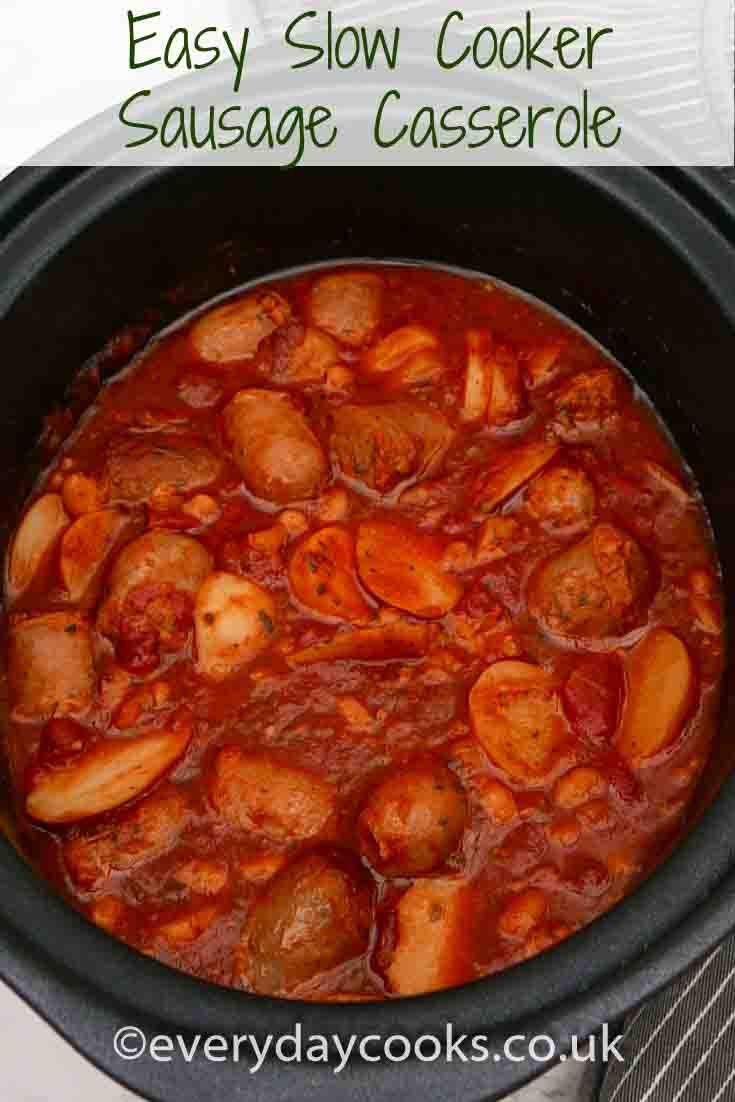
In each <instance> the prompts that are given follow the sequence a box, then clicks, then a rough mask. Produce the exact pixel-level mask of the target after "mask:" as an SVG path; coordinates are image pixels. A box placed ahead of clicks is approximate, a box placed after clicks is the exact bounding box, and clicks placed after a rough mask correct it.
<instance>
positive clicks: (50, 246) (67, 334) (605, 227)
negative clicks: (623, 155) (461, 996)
mask: <svg viewBox="0 0 735 1102" xmlns="http://www.w3.org/2000/svg"><path fill="white" fill-rule="evenodd" d="M442 184H443V186H442V187H441V188H438V187H436V185H435V186H434V187H432V188H429V187H427V184H426V179H425V177H424V176H422V175H419V172H418V170H413V171H412V170H402V171H395V170H394V171H392V172H390V173H382V172H367V171H364V170H358V169H354V170H353V169H341V170H311V171H309V172H299V173H296V172H291V171H280V170H273V171H271V170H260V171H258V172H257V173H253V172H248V171H247V170H245V169H243V170H236V169H227V170H224V171H218V170H216V169H207V170H200V171H197V170H183V171H182V170H179V171H169V172H155V173H137V172H136V173H133V172H128V173H117V172H114V171H112V170H107V171H103V172H96V173H93V174H91V175H89V176H81V177H79V178H77V179H76V180H75V181H73V182H72V183H71V185H69V186H67V188H66V190H65V191H64V192H62V193H60V195H59V196H58V197H56V198H53V197H52V199H51V200H50V201H49V202H47V204H46V207H45V208H44V211H43V215H42V217H37V218H36V219H35V224H31V223H29V224H28V226H27V227H21V230H20V231H19V232H18V233H17V234H16V235H15V236H11V238H10V239H9V241H8V242H7V245H6V268H5V270H6V271H9V272H10V273H11V275H10V276H9V277H8V279H7V280H6V285H5V288H4V291H2V292H0V309H1V310H2V311H3V312H4V317H3V322H2V326H3V338H4V339H3V353H4V359H5V364H6V370H5V373H4V378H3V403H2V407H1V408H0V458H2V460H3V464H2V466H3V467H4V469H5V471H6V472H8V475H9V479H10V481H11V482H12V483H13V484H14V485H16V486H17V484H18V477H17V472H18V470H19V469H22V468H23V466H24V464H26V463H27V457H28V456H29V453H30V451H31V448H32V445H33V442H34V440H35V439H36V437H37V436H38V432H39V429H40V426H41V421H42V418H43V416H44V415H45V414H46V413H48V411H49V410H50V409H51V408H52V407H53V406H54V405H55V404H59V403H61V402H62V401H63V399H64V394H65V390H66V388H67V386H68V384H69V382H70V380H71V379H72V377H73V375H74V374H75V372H77V371H78V369H79V367H80V366H81V365H82V364H83V363H84V361H85V360H87V359H88V357H90V356H91V355H93V354H94V353H96V352H97V351H98V350H99V349H100V348H101V347H102V346H103V344H104V343H105V342H106V341H107V340H108V339H109V338H110V336H111V335H112V334H113V333H114V332H115V331H117V330H119V329H120V328H121V327H123V326H125V325H127V324H128V323H131V322H136V321H138V320H140V319H145V318H147V319H148V320H149V321H150V322H151V324H152V325H153V327H154V329H155V328H156V327H160V326H162V325H163V324H165V323H166V322H168V321H170V320H172V319H173V318H175V317H176V316H178V315H180V314H182V313H184V312H185V311H186V310H189V309H191V308H193V307H194V306H196V305H198V304H199V303H200V302H202V301H204V300H206V299H207V298H209V297H211V296H212V295H213V294H216V293H218V292H220V291H223V290H225V289H227V288H229V287H233V286H236V285H238V284H240V283H243V282H245V281H248V280H251V279H254V278H257V277H259V276H263V275H266V274H268V273H271V272H273V271H275V270H278V269H282V268H285V267H289V266H292V265H298V264H304V263H310V262H313V261H321V260H329V259H334V258H346V257H374V258H394V259H395V258H408V259H421V260H426V261H436V262H440V263H442V264H450V265H457V266H460V267H463V268H468V269H475V270H479V271H482V272H487V273H489V274H491V275H494V276H497V277H499V278H501V279H503V280H505V281H507V282H508V283H511V284H514V285H516V286H518V287H520V288H522V289H523V290H525V291H527V292H530V293H531V294H533V295H536V296H538V297H539V298H541V299H543V300H545V301H546V302H548V303H550V304H551V305H552V306H553V307H555V308H556V309H558V310H560V311H561V312H562V313H564V314H566V315H567V316H568V317H570V318H571V319H572V320H573V321H575V322H577V323H578V324H579V325H581V326H582V327H583V328H584V329H586V330H587V331H588V332H589V333H591V334H592V335H593V336H594V337H595V338H596V339H597V340H598V341H600V342H601V343H602V344H603V345H604V346H605V347H607V348H608V349H609V350H610V351H611V352H612V353H613V355H615V356H616V358H617V359H618V360H620V361H621V362H622V363H623V365H624V366H625V367H626V368H627V369H628V370H629V371H630V372H631V373H632V374H633V375H634V376H635V378H636V379H637V381H638V383H639V384H640V386H641V387H642V388H643V389H644V390H645V391H646V392H647V394H648V395H649V396H650V398H651V399H652V401H653V402H654V404H655V405H656V407H657V408H658V410H659V412H660V413H661V415H662V416H663V418H664V419H665V421H666V423H667V424H668V426H669V428H670V430H671V432H672V433H673V435H674V437H675V439H676V441H677V443H678V445H679V447H680V449H681V451H682V452H683V454H684V456H685V458H686V459H687V461H688V462H689V464H690V466H691V468H692V469H693V472H694V475H695V477H696V479H697V481H698V482H699V485H700V488H701V490H702V493H703V495H704V499H705V503H706V505H707V507H708V509H709V512H710V516H711V519H712V523H713V527H714V532H715V537H716V540H717V544H718V548H719V553H720V557H721V561H722V565H723V569H724V575H725V582H726V586H727V591H728V601H729V606H730V610H732V605H733V598H735V582H733V579H735V510H733V508H732V506H733V504H735V481H734V479H733V473H732V472H733V464H732V462H731V459H730V447H729V445H730V442H731V439H732V412H731V410H732V403H733V399H735V377H734V376H733V374H732V372H731V370H730V365H731V364H732V362H733V356H734V355H735V328H734V323H733V319H735V298H734V297H733V290H732V289H731V288H730V287H729V285H726V280H725V277H726V274H727V267H726V263H725V259H724V258H727V257H729V263H730V272H731V273H732V271H733V270H734V268H733V265H732V258H733V256H734V255H735V254H733V253H731V252H728V249H729V248H730V247H731V246H730V245H729V244H727V243H724V242H723V240H722V238H721V237H719V238H718V247H717V250H713V251H711V250H710V235H711V234H713V232H714V231H712V230H711V228H708V227H707V225H706V224H705V222H704V220H703V219H701V218H700V216H699V214H697V213H696V212H695V211H694V210H693V209H692V208H691V207H688V206H687V205H686V203H685V202H684V200H682V199H681V197H680V196H678V197H677V196H676V195H675V194H674V192H673V191H672V188H671V181H662V180H661V179H659V178H654V177H652V176H650V174H647V173H643V172H641V173H639V172H636V171H633V172H630V173H627V174H626V173H620V174H617V173H612V174H606V175H604V176H603V175H602V174H596V173H594V174H571V173H567V172H562V171H556V170H543V171H541V170H538V171H531V170H517V171H515V170H503V171H502V172H500V171H498V172H482V171H477V170H476V171H472V172H470V171H461V170H460V171H454V172H453V173H452V175H451V176H444V177H443V178H442ZM679 219H682V220H681V221H679ZM733 689H734V687H733V684H732V680H731V679H730V680H729V681H728V684H727V686H726V691H725V700H724V707H723V727H722V737H721V738H720V740H719V744H718V748H717V750H716V753H715V755H714V757H713V762H712V767H711V769H710V773H709V774H708V777H707V778H706V780H705V789H704V790H703V791H704V792H706V794H707V796H708V797H709V795H711V794H712V793H713V792H714V790H715V789H716V787H717V785H718V784H719V781H720V779H721V778H722V777H723V776H724V775H725V773H727V772H728V771H729V768H730V765H731V763H732V755H733V752H734V751H735V739H732V738H731V737H730V736H729V734H728V732H729V731H731V730H733V725H732V724H733V710H734V707H735V692H734V691H733ZM723 800H724V801H725V803H726V804H727V807H726V810H725V811H723V812H721V821H724V820H723V819H722V817H729V816H732V817H733V818H735V811H733V810H732V805H733V802H734V801H733V798H732V793H729V795H727V796H726V797H722V798H721V799H720V800H719V801H718V803H720V804H723ZM723 806H724V805H723ZM717 829H718V830H720V831H721V827H718V828H717ZM699 833H700V832H699V831H695V833H694V835H693V839H694V838H696V837H698V836H699ZM711 834H712V831H710V835H711ZM718 836H719V835H718ZM702 839H704V835H703V836H702ZM704 844H705V842H704V840H702V841H700V842H699V843H694V842H693V848H691V849H690V851H689V857H688V858H685V857H682V858H681V861H682V862H684V861H685V860H688V861H689V862H690V863H695V862H696V863H697V870H696V873H695V872H692V876H691V877H690V878H689V879H688V881H687V885H686V888H684V887H682V891H681V898H680V899H679V900H678V901H674V902H672V901H670V900H668V901H667V903H666V906H665V907H664V906H663V903H662V902H661V901H660V905H659V907H658V913H657V906H656V904H655V900H656V898H657V897H656V891H657V887H656V885H657V883H658V884H660V885H661V888H660V891H661V892H665V891H669V890H670V886H669V887H666V885H664V884H663V882H662V881H661V880H659V877H660V874H656V875H654V877H653V878H652V880H651V881H650V882H649V884H648V885H646V886H645V888H644V889H641V891H639V892H638V893H636V896H634V897H633V898H632V899H631V900H628V901H627V902H626V903H624V904H623V905H621V906H620V907H619V908H616V909H615V911H614V912H612V913H611V914H610V915H608V916H606V917H605V918H604V919H602V920H600V922H599V923H595V924H594V926H595V928H599V930H600V931H602V929H603V925H602V924H605V923H606V924H607V925H606V926H605V927H604V929H605V930H606V931H607V932H608V933H610V932H612V933H613V934H615V936H617V937H618V942H617V944H616V945H614V946H612V947H610V946H608V947H607V949H606V952H607V953H608V954H609V956H608V963H609V962H610V961H612V959H613V958H614V959H615V960H616V961H617V964H621V963H624V962H625V961H626V960H628V959H631V958H632V957H634V956H635V955H636V954H637V953H639V952H640V951H641V950H642V948H643V947H644V945H645V944H646V942H647V940H648V939H649V938H650V936H651V935H652V934H653V933H655V932H656V924H657V923H658V929H659V931H661V930H663V929H666V928H667V925H668V926H670V925H671V924H672V923H674V922H675V921H679V920H681V919H683V918H684V917H685V915H686V914H687V913H688V912H690V911H691V910H692V908H693V906H694V905H695V903H696V902H698V901H699V900H700V899H701V898H702V896H703V895H705V894H706V893H707V892H708V891H710V890H711V888H712V887H713V885H714V884H715V883H716V882H717V881H718V880H719V879H720V878H721V877H722V875H723V873H724V872H725V871H726V867H727V864H728V862H729V861H730V860H731V858H732V846H731V845H729V844H728V845H727V846H726V845H725V844H724V840H723V845H722V847H721V849H720V851H719V852H717V853H715V852H714V851H712V850H711V849H710V851H709V852H704V851H703V848H702V847H703V845H704ZM697 846H698V847H699V848H697ZM692 867H693V864H692ZM680 868H681V865H680ZM24 890H25V889H24ZM646 890H647V891H649V896H648V901H649V902H648V903H647V904H645V905H646V907H647V910H646V915H647V917H648V918H649V919H650V923H649V924H648V929H647V930H642V931H640V936H639V937H637V940H636V938H634V937H633V935H632V934H631V930H633V929H634V928H635V925H636V914H638V917H639V918H640V916H641V913H642V911H641V908H642V907H643V906H644V902H643V899H642V898H639V897H641V894H642V892H645V891H646ZM651 900H653V901H654V905H653V908H652V909H651V907H650V901H651ZM626 908H627V911H626ZM636 908H637V911H636ZM61 910H62V908H61V907H59V908H57V909H56V910H55V911H54V912H53V918H52V917H51V914H50V913H49V916H48V917H47V920H46V926H45V927H44V934H43V936H45V937H47V936H48V933H49V932H50V931H51V930H52V929H53V927H54V922H56V923H58V921H59V918H58V916H59V915H60V914H61ZM623 914H627V918H625V919H624V918H623V917H622V916H623ZM77 933H78V931H77ZM92 935H94V939H95V940H89V942H88V945H89V946H92V947H93V948H94V951H95V952H96V951H100V952H102V950H103V948H106V947H107V946H111V945H112V943H110V942H109V940H108V939H106V938H104V937H103V936H102V935H99V934H98V933H97V931H92V930H91V929H90V937H91V936H92ZM40 936H41V935H40V934H39V937H40ZM63 936H65V935H62V937H63ZM78 936H79V937H81V936H82V935H81V934H78ZM585 939H586V940H585ZM575 945H577V946H578V948H577V954H578V956H577V957H576V958H575V959H577V960H578V961H579V967H578V969H577V970H576V972H575V976H576V980H575V977H574V976H572V977H570V974H569V968H568V962H569V961H570V960H571V959H572V957H573V954H574V946H575ZM109 953H110V956H111V959H112V958H113V957H114V959H116V960H118V961H119V962H122V961H123V960H124V959H127V957H126V956H125V957H124V956H123V954H128V951H127V950H124V949H123V948H122V947H120V946H114V949H113V948H110V950H109ZM115 954H117V956H115ZM545 956H547V957H548V958H549V959H551V958H554V957H557V959H558V960H559V965H558V967H559V968H560V969H561V968H564V969H565V976H564V977H563V978H562V977H561V973H560V972H557V971H554V969H555V966H554V965H553V964H549V963H548V962H547V963H546V964H544V961H543V960H541V961H537V962H531V963H530V965H522V966H520V968H519V969H514V970H513V971H514V972H519V973H520V972H523V974H524V975H525V976H527V977H528V983H529V984H530V987H529V999H528V1000H526V1001H527V1003H528V1006H529V1007H531V1006H535V1008H536V1009H539V1008H541V1007H543V1006H544V1005H548V1004H549V1002H550V1000H552V999H554V998H556V997H559V996H562V995H564V996H565V997H567V996H568V995H569V994H570V992H571V991H572V989H573V986H574V983H575V982H576V983H577V984H578V986H579V988H580V989H581V988H582V987H584V986H586V985H588V984H590V983H591V982H592V981H593V980H594V979H595V978H599V975H598V972H599V970H600V969H602V968H603V959H602V958H603V956H604V954H596V948H595V942H594V929H591V930H590V931H587V932H584V933H582V934H581V935H577V936H576V937H575V938H573V939H571V942H570V944H569V945H568V946H563V947H560V948H559V949H555V950H552V951H551V952H550V953H549V954H546V955H545ZM596 956H597V957H599V959H597V960H596V959H594V958H595V957H596ZM562 957H563V960H562ZM140 963H141V967H142V966H143V964H145V967H146V968H150V969H151V973H150V975H151V984H152V986H151V991H152V990H153V987H154V986H155V984H154V983H153V978H152V977H153V976H154V972H153V969H156V972H155V975H156V976H157V977H158V979H157V980H156V983H162V982H164V980H163V976H164V970H163V969H159V968H158V967H157V966H155V965H151V964H150V962H140ZM544 968H545V969H546V973H545V975H546V977H547V980H546V981H544V986H541V980H542V978H543V975H544ZM549 969H551V971H550V970H549ZM524 970H525V971H524ZM596 970H597V971H596ZM549 977H552V982H551V983H549V982H547V981H548V978H549ZM662 978H666V977H662ZM557 980H558V983H557V982H556V981H557ZM100 982H102V980H101V981H100ZM185 982H186V985H187V987H186V990H187V991H188V992H189V994H190V995H192V996H193V993H194V991H195V990H198V989H199V988H198V987H197V986H196V985H195V984H194V982H193V981H185ZM508 982H509V981H508V977H503V976H498V977H492V978H491V979H490V980H487V981H482V982H481V983H480V984H477V985H472V988H468V989H465V990H466V991H468V992H469V994H468V995H467V996H465V1001H464V1004H463V1005H464V1006H465V1007H467V1006H471V1005H473V1004H474V1005H476V1007H478V1008H479V1007H480V1006H481V1005H482V1006H483V1007H484V1010H486V1011H487V1010H489V1008H490V1007H491V1006H493V1005H494V1006H496V1007H497V1006H499V1005H502V1004H503V1002H505V1005H506V1017H507V1018H511V1017H512V1016H513V1015H514V1013H516V1011H517V1012H518V1013H521V1012H523V1007H522V1005H521V1003H515V1002H514V1001H513V999H512V998H510V996H511V988H510V987H509V986H508ZM516 987H517V985H516ZM480 989H482V990H483V991H484V992H485V994H484V995H483V996H482V998H480ZM534 989H535V998H534V997H531V996H532V995H533V991H534ZM141 990H142V989H141ZM179 990H180V992H184V990H185V988H184V987H181V988H180V989H179ZM473 990H476V994H475V995H473V994H472V991H473ZM491 991H494V992H495V996H493V997H492V998H491V997H490V994H489V993H490V992H491ZM223 996H224V993H223ZM129 997H130V999H131V1000H132V1001H133V1002H134V1001H135V999H136V997H137V996H136V993H135V992H134V991H132V990H131V992H130V993H129ZM240 998H241V999H242V996H240ZM446 998H447V997H444V996H432V997H429V998H426V999H422V1000H417V1001H416V1006H417V1007H418V1006H419V1005H421V1006H423V1007H424V1008H425V1013H423V1014H422V1015H420V1017H421V1018H422V1021H424V1022H430V1021H431V1020H432V1017H433V1016H434V1015H435V1014H436V1013H437V1012H439V1013H441V1014H444V1013H446V1012H447V1011H448V1010H450V1009H451V1006H450V1003H449V1002H447V1001H446ZM441 1000H444V1001H441ZM488 1000H489V1001H488ZM148 1001H149V1003H150V1002H151V999H149V1000H148ZM265 1001H266V1002H268V1000H265ZM182 1005H183V1003H182ZM223 1005H224V1004H223ZM233 1005H234V1004H233ZM404 1005H405V1004H404ZM452 1005H454V1004H452ZM459 1006H460V1003H459V1002H457V1003H456V1005H455V1009H456V1008H458V1007H459ZM182 1013H183V1011H182ZM187 1013H188V1010H187ZM202 1013H204V1010H203V1011H202ZM369 1013H371V1012H368V1011H365V1014H369ZM385 1014H390V1015H392V1016H394V1017H395V1018H396V1020H400V1018H401V1014H400V1013H397V1012H396V1011H395V1004H394V1010H391V1011H389V1010H386V1011H385ZM363 1016H364V1015H363ZM407 1016H408V1011H406V1012H405V1013H404V1019H405V1018H406V1017H407ZM500 1017H502V1015H500ZM336 1020H337V1018H336V1016H335V1021H336ZM366 1020H367V1018H366Z"/></svg>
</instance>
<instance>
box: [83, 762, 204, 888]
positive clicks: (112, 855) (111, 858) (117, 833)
mask: <svg viewBox="0 0 735 1102" xmlns="http://www.w3.org/2000/svg"><path fill="white" fill-rule="evenodd" d="M188 819H189V805H188V802H187V800H186V797H185V796H184V794H183V792H182V791H181V789H179V788H176V787H175V786H174V785H171V784H166V785H164V786H163V787H161V788H158V789H157V790H156V791H155V792H153V793H152V794H151V795H150V796H146V797H145V799H143V800H141V801H140V802H139V803H137V804H136V805H135V807H133V808H130V809H129V810H127V811H124V812H121V813H120V814H119V815H118V816H117V817H116V818H115V820H114V821H113V822H111V823H106V824H105V825H104V826H102V827H100V828H99V829H98V830H95V831H94V832H92V833H89V834H79V835H77V836H76V837H74V838H70V839H69V840H68V841H67V842H66V843H65V845H64V862H65V864H66V868H67V871H68V873H69V876H70V877H71V878H72V880H73V881H74V882H75V883H76V884H78V885H79V887H80V888H83V889H85V890H90V889H92V888H96V887H98V886H99V884H100V883H101V882H102V881H104V880H106V879H107V878H108V877H109V876H110V875H111V874H112V873H113V872H126V871H127V870H128V869H132V868H135V867H136V866H137V865H141V864H143V863H144V862H145V861H152V860H153V858H154V857H160V855H161V854H162V853H165V852H166V850H168V849H169V848H170V847H171V846H172V845H173V844H174V843H175V841H176V840H177V838H178V837H179V835H180V834H181V831H182V830H183V829H184V827H185V826H186V823H187V822H188Z"/></svg>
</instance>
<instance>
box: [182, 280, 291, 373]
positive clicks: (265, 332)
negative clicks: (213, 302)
mask: <svg viewBox="0 0 735 1102" xmlns="http://www.w3.org/2000/svg"><path fill="white" fill-rule="evenodd" d="M290 317H291V307H290V306H289V304H288V302H287V301H286V299H285V298H283V296H282V295H279V294H277V293H276V292H275V291H256V292H255V293H254V294H250V295H246V296H245V297H244V298H238V299H235V300H234V301H233V302H226V303H225V304H224V306H217V307H216V308H215V309H214V310H210V311H209V312H208V313H206V314H205V315H204V316H203V317H202V318H200V319H199V321H198V322H196V324H195V325H194V326H193V327H192V330H191V335H190V340H191V344H192V347H193V349H194V351H195V353H196V354H197V356H199V357H200V359H202V360H205V361H206V362H207V363H211V364H218V365H220V366H224V367H226V366H227V365H229V364H233V363H237V361H238V360H249V359H252V358H253V356H254V355H255V353H256V352H257V351H258V348H259V347H260V345H261V344H262V342H263V341H264V340H265V339H266V338H267V337H269V336H270V335H271V333H275V331H276V329H278V328H280V326H282V325H285V324H286V322H287V321H288V320H289V318H290Z"/></svg>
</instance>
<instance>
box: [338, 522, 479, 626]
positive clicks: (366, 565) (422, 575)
mask: <svg viewBox="0 0 735 1102" xmlns="http://www.w3.org/2000/svg"><path fill="white" fill-rule="evenodd" d="M357 567H358V570H359V572H360V578H361V579H362V581H363V583H364V584H365V586H366V587H367V588H368V589H369V590H370V592H371V593H374V594H375V596H376V597H379V598H380V599H381V600H383V601H385V602H386V603H387V604H391V605H394V606H395V607H396V608H401V609H404V610H405V611H406V612H410V613H412V614H413V615H414V616H420V617H422V618H425V619H429V620H430V619H439V618H440V617H442V616H444V615H446V613H447V612H449V611H450V610H451V609H452V608H454V606H455V605H456V604H457V602H458V601H459V599H460V597H461V596H462V592H463V588H462V585H461V584H460V582H458V581H457V579H456V578H455V577H453V576H452V575H451V574H448V573H447V572H446V571H444V570H443V569H442V548H441V547H440V546H439V545H438V544H437V543H436V542H435V541H434V540H432V539H431V538H430V537H428V536H426V535H425V534H424V533H422V532H419V531H418V530H416V529H414V528H411V527H410V526H409V525H407V524H405V523H404V524H402V523H398V522H397V521H392V520H381V519H375V520H367V521H364V522H363V523H362V524H361V525H360V527H359V528H358V532H357Z"/></svg>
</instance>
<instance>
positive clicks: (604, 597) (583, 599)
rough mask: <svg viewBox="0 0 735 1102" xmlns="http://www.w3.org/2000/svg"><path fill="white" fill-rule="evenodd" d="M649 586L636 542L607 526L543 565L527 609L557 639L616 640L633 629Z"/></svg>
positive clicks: (533, 583)
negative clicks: (608, 638) (606, 638)
mask: <svg viewBox="0 0 735 1102" xmlns="http://www.w3.org/2000/svg"><path fill="white" fill-rule="evenodd" d="M650 583H651V578H650V572H649V568H648V564H647V562H646V559H645V556H644V554H643V552H642V551H641V549H640V547H639V546H638V544H637V543H636V542H635V540H634V539H633V538H632V537H631V536H628V535H627V534H626V533H625V532H623V531H621V530H620V529H619V528H617V527H615V526H614V525H612V524H607V523H603V524H598V525H596V526H595V527H594V528H593V529H592V532H591V533H590V534H589V536H587V537H586V538H585V539H584V540H582V541H581V542H580V543H577V544H575V545H574V546H573V547H571V548H570V549H569V550H568V551H562V552H560V553H559V554H558V555H555V556H553V557H552V558H551V559H548V560H547V561H546V562H544V563H542V564H541V566H540V567H539V568H538V569H537V570H536V571H535V572H534V574H533V577H532V578H531V581H530V584H529V589H528V607H529V610H530V612H531V615H532V616H533V617H534V619H535V620H537V622H538V623H539V624H540V625H541V626H542V627H543V628H545V629H546V630H547V631H549V632H550V633H552V634H554V635H560V636H563V637H566V638H571V639H590V638H595V639H600V638H603V637H609V636H616V635H620V634H622V633H623V632H624V631H625V630H627V629H628V628H629V627H630V626H632V624H633V623H634V621H635V616H636V614H637V613H638V612H639V611H640V606H641V604H642V603H643V601H644V598H645V597H646V596H647V594H648V593H649V591H650Z"/></svg>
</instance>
